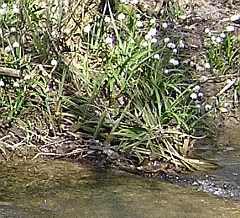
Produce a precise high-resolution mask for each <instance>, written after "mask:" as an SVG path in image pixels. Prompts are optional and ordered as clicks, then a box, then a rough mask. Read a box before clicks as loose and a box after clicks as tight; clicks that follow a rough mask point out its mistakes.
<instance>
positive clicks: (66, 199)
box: [0, 160, 240, 218]
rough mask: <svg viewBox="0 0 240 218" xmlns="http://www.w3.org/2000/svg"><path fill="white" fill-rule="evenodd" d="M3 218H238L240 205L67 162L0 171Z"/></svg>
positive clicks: (148, 180) (181, 188)
mask: <svg viewBox="0 0 240 218" xmlns="http://www.w3.org/2000/svg"><path fill="white" fill-rule="evenodd" d="M0 171H1V176H0V185H1V193H0V217H69V218H71V217H131V218H135V217H137V218H138V217H139V218H142V217H149V218H151V217H153V218H156V217H239V216H240V202H233V201H231V200H227V199H223V198H216V197H214V196H213V195H210V194H206V193H201V192H198V191H196V190H193V189H192V188H190V187H187V188H184V187H180V186H178V185H174V184H170V183H165V182H160V181H157V180H156V179H148V178H143V177H141V176H139V175H133V174H130V173H125V172H122V171H115V170H105V169H99V168H96V167H94V166H91V165H90V166H86V164H84V165H83V164H80V163H77V162H70V161H65V160H55V161H45V162H36V163H35V162H34V163H33V162H32V163H19V164H16V163H15V164H11V165H5V166H3V165H2V166H0Z"/></svg>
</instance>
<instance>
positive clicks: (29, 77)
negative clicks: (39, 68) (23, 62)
mask: <svg viewBox="0 0 240 218" xmlns="http://www.w3.org/2000/svg"><path fill="white" fill-rule="evenodd" d="M29 79H31V76H30V75H29V74H26V75H25V76H24V78H23V80H29Z"/></svg>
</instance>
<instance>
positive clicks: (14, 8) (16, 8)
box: [13, 5, 20, 14]
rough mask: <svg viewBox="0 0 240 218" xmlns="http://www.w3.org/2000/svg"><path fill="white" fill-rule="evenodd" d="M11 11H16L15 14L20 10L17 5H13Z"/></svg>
mask: <svg viewBox="0 0 240 218" xmlns="http://www.w3.org/2000/svg"><path fill="white" fill-rule="evenodd" d="M13 12H14V13H16V14H19V13H20V10H19V8H18V6H17V5H13Z"/></svg>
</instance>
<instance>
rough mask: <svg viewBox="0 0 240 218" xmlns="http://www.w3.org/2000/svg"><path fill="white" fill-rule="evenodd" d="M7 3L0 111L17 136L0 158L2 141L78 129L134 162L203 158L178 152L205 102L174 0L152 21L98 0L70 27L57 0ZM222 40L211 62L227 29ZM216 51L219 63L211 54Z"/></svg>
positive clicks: (187, 143) (193, 164)
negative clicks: (96, 5) (153, 157)
mask: <svg viewBox="0 0 240 218" xmlns="http://www.w3.org/2000/svg"><path fill="white" fill-rule="evenodd" d="M14 2H15V1H11V0H10V1H8V2H7V3H1V6H0V8H1V9H0V30H1V32H0V43H1V50H0V53H1V55H0V65H1V67H2V68H3V70H1V71H2V72H3V73H2V76H0V78H1V79H0V110H1V111H0V118H1V120H2V123H3V124H5V125H6V127H8V128H10V127H11V126H13V125H14V124H17V125H18V127H20V129H22V130H23V132H24V134H23V136H21V137H20V143H18V145H16V144H14V143H12V144H11V143H10V144H9V143H5V144H2V145H1V151H2V154H3V155H4V157H6V156H7V153H8V152H7V150H9V149H10V148H11V149H12V150H11V149H10V150H11V151H14V150H16V149H19V146H23V145H28V146H29V147H31V146H32V147H36V153H38V152H39V151H42V150H41V149H40V150H39V145H42V144H47V142H48V140H47V138H48V137H50V136H53V137H56V136H57V135H58V134H59V133H67V134H69V133H71V135H74V134H75V133H76V132H81V133H82V137H83V138H84V139H94V140H100V141H101V142H102V144H101V146H102V147H104V148H106V147H107V148H111V149H116V150H117V151H119V152H127V153H131V158H132V160H134V161H136V162H137V163H138V164H139V163H142V162H143V161H144V160H145V159H146V158H148V157H150V156H151V155H152V154H157V156H158V159H159V160H160V161H161V162H164V163H165V162H166V163H169V164H171V167H172V168H174V169H176V170H182V169H187V170H195V169H200V168H201V167H202V166H203V165H204V164H206V163H204V162H203V161H200V160H195V159H191V158H189V157H188V156H187V154H188V151H189V149H190V148H191V146H192V144H193V140H192V139H194V138H195V137H194V136H193V135H194V134H195V133H196V131H197V130H198V129H199V128H206V124H204V119H203V118H205V117H206V115H207V113H209V110H211V109H212V106H209V105H208V104H207V103H206V102H204V100H201V95H200V88H199V86H198V84H197V83H198V81H197V82H196V81H195V80H193V79H192V77H193V75H194V72H195V71H196V64H195V65H194V64H192V65H191V64H186V63H184V58H187V56H186V53H187V52H186V44H185V41H184V38H182V37H181V36H179V35H180V34H176V31H177V29H176V25H175V19H176V17H175V16H177V15H180V14H181V10H182V8H181V7H174V6H173V3H169V5H168V4H167V5H165V6H164V7H166V8H167V10H168V12H167V11H166V10H164V9H162V10H161V11H159V16H158V19H156V18H154V16H153V15H152V16H149V15H148V14H147V13H145V12H141V11H139V10H138V9H137V3H136V4H125V3H119V4H117V5H115V6H114V7H113V6H112V5H110V2H109V1H106V2H105V4H104V5H102V6H99V7H100V9H99V10H98V11H96V16H92V18H93V19H92V20H91V19H82V20H81V22H80V21H79V22H77V23H78V26H77V27H76V26H74V24H73V20H72V16H70V14H71V13H72V11H71V12H69V11H68V8H67V6H65V5H58V6H56V5H52V4H51V5H49V6H44V7H43V5H42V4H41V3H39V2H38V1H33V0H25V1H21V3H20V4H19V5H15V3H14ZM180 9H181V10H180ZM69 10H70V9H69ZM80 11H81V10H80ZM53 12H54V13H53ZM82 13H83V14H82V15H81V16H82V17H84V15H85V17H87V16H90V15H89V14H88V11H87V12H85V14H84V12H82ZM169 14H171V17H169ZM68 15H69V16H68ZM75 21H76V19H75ZM223 40H224V43H223V44H222V45H220V46H218V45H215V44H214V45H211V47H210V48H209V49H210V50H209V57H207V58H208V59H209V61H210V64H211V65H213V66H214V67H220V68H221V69H223V67H225V66H226V64H225V63H227V65H229V66H231V65H233V64H234V63H235V61H236V55H237V52H238V50H239V49H238V50H233V49H232V47H233V44H234V43H238V42H237V40H235V39H234V40H233V38H232V36H231V35H230V34H229V35H227V37H226V38H224V39H223ZM220 53H221V54H222V55H223V56H222V57H224V58H225V57H226V58H227V60H225V59H221V60H220V59H216V57H219V54H220ZM219 58H221V57H219ZM204 64H205V67H206V68H208V67H207V64H209V63H208V62H206V63H204ZM197 67H199V65H198V66H197ZM18 70H21V72H22V75H20V73H19V71H18ZM7 71H11V73H10V75H7V74H6V72H7ZM223 71H224V70H223ZM207 106H208V107H207ZM36 153H35V154H36ZM162 170H163V171H164V170H165V169H162Z"/></svg>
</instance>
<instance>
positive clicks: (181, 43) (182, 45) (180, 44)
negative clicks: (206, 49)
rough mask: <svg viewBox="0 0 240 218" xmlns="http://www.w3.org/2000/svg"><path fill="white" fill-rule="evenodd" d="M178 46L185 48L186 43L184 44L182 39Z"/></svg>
mask: <svg viewBox="0 0 240 218" xmlns="http://www.w3.org/2000/svg"><path fill="white" fill-rule="evenodd" d="M178 46H179V48H184V47H185V45H184V43H183V41H182V40H180V41H179V45H178Z"/></svg>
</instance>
